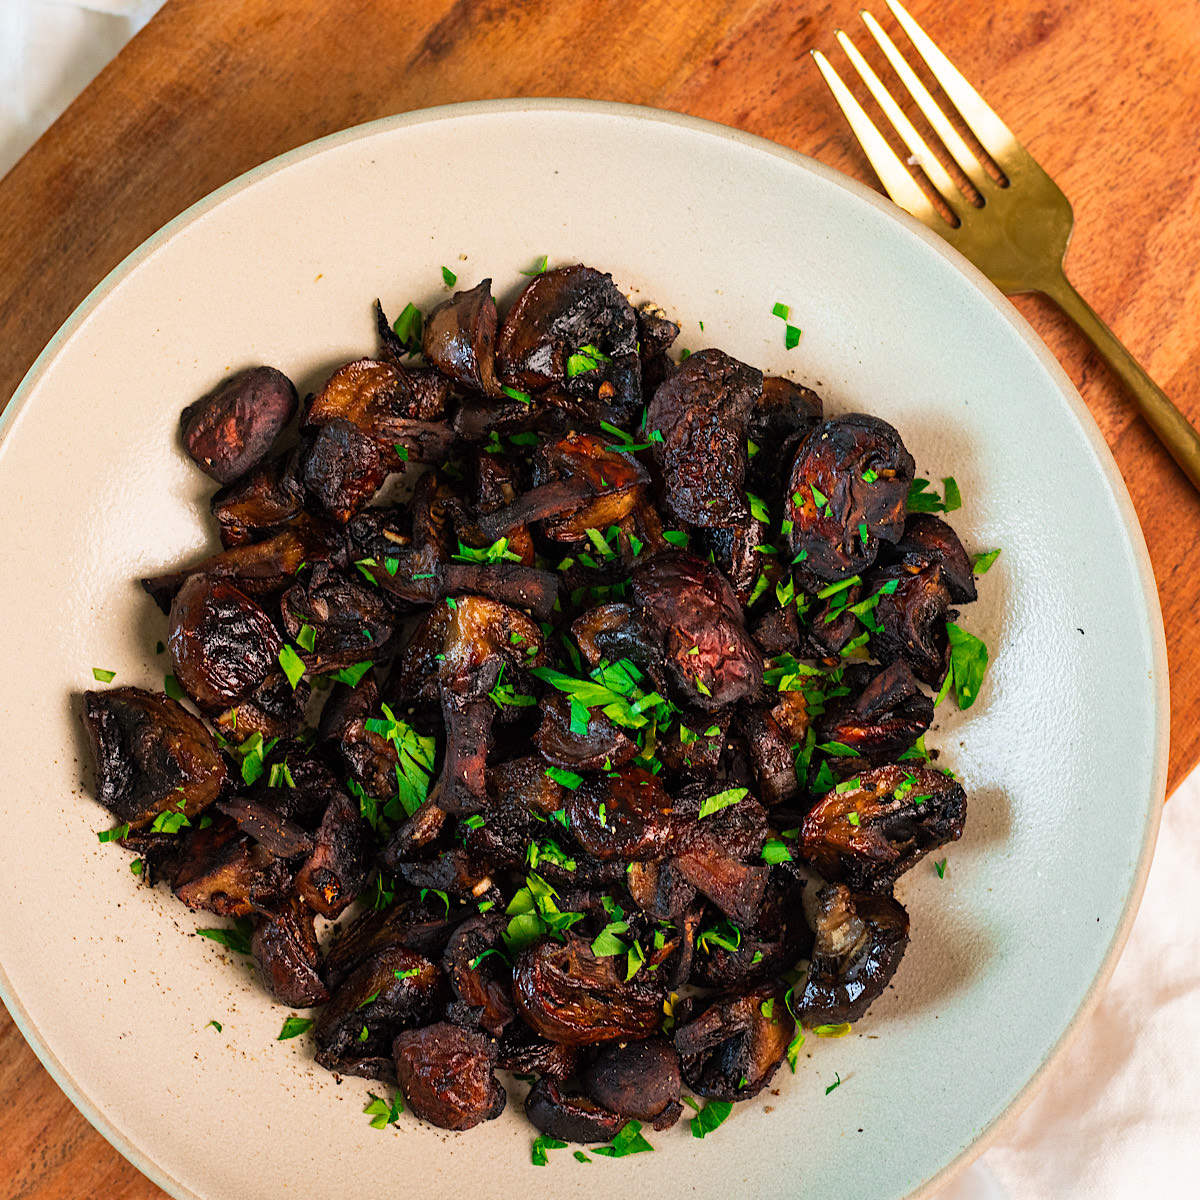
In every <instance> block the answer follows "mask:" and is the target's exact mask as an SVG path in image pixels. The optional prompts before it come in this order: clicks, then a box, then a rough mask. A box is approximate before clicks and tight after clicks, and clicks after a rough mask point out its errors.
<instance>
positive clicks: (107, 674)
mask: <svg viewBox="0 0 1200 1200" xmlns="http://www.w3.org/2000/svg"><path fill="white" fill-rule="evenodd" d="M116 674H117V673H116V671H105V670H103V669H102V668H100V667H93V668H92V678H93V679H98V680H99V681H100V682H101V683H112V681H113V680H114V679H115V678H116Z"/></svg>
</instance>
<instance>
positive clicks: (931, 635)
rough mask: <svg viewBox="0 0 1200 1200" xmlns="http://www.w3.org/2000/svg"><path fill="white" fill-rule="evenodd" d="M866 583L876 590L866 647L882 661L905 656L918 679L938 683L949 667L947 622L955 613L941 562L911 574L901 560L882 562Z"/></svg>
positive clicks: (932, 685) (932, 684)
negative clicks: (898, 562)
mask: <svg viewBox="0 0 1200 1200" xmlns="http://www.w3.org/2000/svg"><path fill="white" fill-rule="evenodd" d="M867 584H868V586H869V588H870V589H871V591H872V592H875V593H878V594H879V603H878V604H877V605H876V606H875V620H876V622H877V624H878V625H879V629H878V630H877V631H876V632H874V633H872V635H871V652H872V653H873V654H874V655H875V657H876V658H877V659H879V661H880V662H881V663H894V662H896V661H897V660H899V659H904V660H905V661H906V662H907V663H908V664H909V666H911V667H912V669H913V674H914V675H916V677H917V678H918V679H919V680H921V682H922V683H927V684H929V686H930V687H933V688H936V687H939V686H940V685H941V682H942V680H943V679H945V677H946V672H947V671H948V670H949V669H950V638H949V635H948V634H947V632H946V622H947V621H952V620H954V618H955V617H956V616H957V615H958V614H957V613H955V612H954V610H953V609H951V607H950V589H949V588H948V587H947V586H946V578H945V575H944V574H943V573H942V569H941V567H939V566H936V565H934V566H929V567H926V568H924V569H923V570H921V571H918V572H917V573H916V574H915V575H914V574H912V573H911V572H909V570H908V569H907V568H906V567H904V566H903V565H899V566H893V567H883V568H881V569H880V570H877V571H873V572H872V573H871V575H870V576H869V577H868V579H867ZM893 584H894V585H895V586H894V587H893V586H892V585H893Z"/></svg>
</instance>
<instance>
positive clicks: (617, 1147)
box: [592, 1121, 654, 1158]
mask: <svg viewBox="0 0 1200 1200" xmlns="http://www.w3.org/2000/svg"><path fill="white" fill-rule="evenodd" d="M653 1149H654V1147H653V1146H652V1145H650V1143H649V1142H648V1141H646V1139H645V1138H644V1137H643V1136H642V1123H641V1121H628V1122H627V1123H626V1124H625V1125H624V1126H623V1127H622V1129H621V1132H620V1133H618V1134H617V1136H616V1137H615V1138H613V1140H612V1145H611V1146H597V1147H596V1148H595V1149H594V1150H593V1151H592V1153H593V1154H599V1155H602V1156H603V1157H604V1158H624V1157H625V1156H626V1155H627V1154H643V1153H644V1152H645V1151H647V1150H653Z"/></svg>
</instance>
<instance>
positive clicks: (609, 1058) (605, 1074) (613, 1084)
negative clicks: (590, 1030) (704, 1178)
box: [582, 1037, 680, 1129]
mask: <svg viewBox="0 0 1200 1200" xmlns="http://www.w3.org/2000/svg"><path fill="white" fill-rule="evenodd" d="M582 1082H583V1086H584V1090H585V1091H586V1092H587V1094H588V1095H589V1096H590V1097H591V1098H592V1099H593V1100H595V1101H596V1103H597V1104H600V1105H602V1106H603V1107H604V1108H606V1109H608V1110H609V1111H610V1112H615V1113H620V1114H621V1116H622V1117H625V1118H626V1119H628V1118H630V1117H634V1118H636V1119H637V1120H639V1121H650V1122H652V1123H653V1125H654V1128H655V1129H666V1128H667V1127H668V1126H670V1125H673V1124H674V1123H675V1122H676V1121H677V1120H678V1119H679V1113H680V1105H679V1084H680V1079H679V1054H678V1052H677V1051H676V1049H675V1047H674V1046H673V1045H672V1044H671V1043H670V1042H669V1041H667V1040H666V1039H665V1038H659V1037H656V1038H648V1039H647V1040H646V1041H644V1042H629V1043H627V1044H626V1045H623V1046H621V1045H617V1046H603V1047H601V1049H600V1050H599V1052H598V1053H597V1054H596V1057H595V1058H594V1059H592V1061H591V1062H590V1063H589V1064H588V1067H587V1069H586V1070H585V1071H584V1072H583V1076H582Z"/></svg>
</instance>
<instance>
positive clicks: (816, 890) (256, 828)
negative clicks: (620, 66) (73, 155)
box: [83, 265, 975, 1143]
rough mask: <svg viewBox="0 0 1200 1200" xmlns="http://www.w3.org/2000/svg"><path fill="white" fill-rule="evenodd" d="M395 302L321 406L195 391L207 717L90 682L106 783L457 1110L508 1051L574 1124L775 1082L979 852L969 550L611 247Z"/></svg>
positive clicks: (879, 978) (193, 870)
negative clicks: (915, 915)
mask: <svg viewBox="0 0 1200 1200" xmlns="http://www.w3.org/2000/svg"><path fill="white" fill-rule="evenodd" d="M376 311H377V323H378V329H379V344H378V347H377V349H376V352H375V354H374V356H373V357H370V358H362V359H358V360H356V361H354V362H350V363H347V364H346V365H345V366H343V367H340V368H339V369H338V370H336V371H335V372H334V373H333V374H332V375H331V376H330V377H329V379H328V380H327V381H326V382H325V384H324V386H323V387H322V388H321V389H320V391H318V392H317V393H316V394H315V395H311V396H308V397H307V399H306V400H305V401H304V402H303V404H301V403H300V399H299V397H298V396H297V393H296V389H295V388H294V387H293V385H292V383H291V382H290V381H289V380H288V379H287V378H286V377H285V376H284V375H283V374H281V373H280V372H279V371H277V370H274V369H272V368H270V367H258V368H255V369H252V370H247V371H243V372H241V373H240V374H238V375H235V376H233V377H231V378H229V379H227V380H225V382H223V383H222V384H221V386H220V387H218V388H217V389H216V390H215V391H213V392H212V393H210V394H209V395H207V396H205V397H203V398H202V399H200V400H198V401H197V402H196V403H194V404H192V405H191V406H190V407H189V408H187V409H186V410H185V411H184V413H183V417H182V439H183V445H184V447H185V449H186V451H187V452H188V454H190V455H191V457H192V458H193V459H194V460H195V462H196V464H197V465H198V466H199V467H200V468H201V470H203V471H205V472H207V473H208V474H209V475H210V476H211V477H212V478H213V479H214V480H215V481H216V482H217V483H218V484H219V485H220V489H219V490H218V491H217V492H216V493H215V494H214V495H213V497H212V502H211V511H212V515H213V517H214V518H215V521H216V526H217V529H218V531H219V534H220V538H221V542H222V545H223V547H224V548H223V549H222V550H221V551H220V552H219V553H217V554H214V555H212V556H211V557H209V558H206V559H205V560H203V561H201V562H197V563H194V564H192V565H190V566H187V567H185V568H183V569H181V570H174V571H171V572H169V573H166V574H162V575H159V576H157V577H155V578H153V579H147V580H145V581H144V586H145V588H146V590H147V591H148V592H149V593H150V595H151V596H153V597H154V599H155V600H156V601H157V602H158V603H159V605H160V606H161V607H162V610H163V612H164V613H165V614H166V615H167V620H168V630H167V634H166V637H165V643H166V648H167V651H168V652H169V656H170V662H171V677H172V678H171V679H169V680H168V683H171V684H172V685H173V687H174V686H177V687H178V689H179V691H178V692H176V693H175V694H176V696H177V697H178V696H179V695H180V694H182V696H183V697H184V698H185V700H184V701H182V702H181V700H180V699H178V698H176V699H171V698H168V696H167V695H165V694H163V693H162V692H155V691H146V690H142V689H139V688H134V687H115V688H110V689H108V690H102V691H92V692H87V693H86V694H85V696H84V698H83V720H84V724H85V726H86V729H87V733H88V735H89V738H90V741H91V745H92V748H93V750H94V754H95V761H96V789H95V791H96V797H97V799H98V800H99V801H100V803H101V804H103V805H104V806H105V807H106V808H108V809H109V810H110V811H111V812H112V813H113V814H114V816H115V817H116V818H117V820H118V821H120V822H122V823H123V824H122V826H121V827H120V830H119V834H120V836H119V839H118V840H120V842H121V843H122V844H123V845H124V846H125V847H127V848H129V849H130V850H132V851H133V852H134V853H135V854H136V855H137V856H138V857H137V865H138V870H139V874H140V877H141V879H142V880H143V881H144V882H145V883H148V884H154V883H156V882H159V881H161V882H164V883H165V884H166V885H167V886H168V887H169V888H170V889H171V890H173V891H174V893H175V895H176V896H177V897H178V898H179V899H180V900H182V901H183V902H184V903H185V904H186V905H188V906H189V907H190V908H192V909H197V910H204V911H207V912H210V913H214V914H217V915H218V916H220V917H225V918H234V919H238V920H241V921H244V922H248V924H247V925H246V926H245V928H246V929H247V930H249V931H251V933H250V940H249V949H250V951H251V953H252V956H253V960H254V963H255V964H256V966H257V970H258V978H259V980H260V981H261V984H262V986H263V987H265V988H266V989H267V990H268V991H269V992H270V993H271V994H272V995H273V996H274V997H275V998H276V999H277V1000H278V1001H279V1002H280V1003H281V1004H282V1005H286V1006H288V1007H290V1008H294V1009H309V1008H313V1009H319V1014H317V1015H316V1017H315V1025H314V1026H313V1038H314V1053H315V1055H316V1060H317V1062H319V1063H320V1064H321V1065H322V1066H324V1067H326V1068H328V1069H329V1070H331V1071H335V1072H338V1073H339V1074H341V1075H358V1076H364V1077H367V1078H369V1079H375V1080H382V1081H386V1082H389V1083H393V1084H397V1085H398V1086H399V1088H400V1090H401V1091H402V1092H403V1095H404V1098H405V1100H406V1101H407V1104H408V1107H409V1108H410V1109H411V1111H412V1112H413V1113H414V1114H415V1115H416V1116H417V1117H419V1118H421V1119H422V1120H425V1121H428V1122H431V1123H432V1124H434V1125H437V1126H440V1127H442V1128H445V1129H453V1130H463V1129H468V1128H470V1127H472V1126H474V1125H476V1124H478V1123H479V1122H481V1121H487V1120H492V1119H494V1118H495V1117H497V1116H498V1115H499V1114H500V1112H501V1111H502V1110H503V1109H504V1107H505V1102H506V1088H505V1086H504V1084H503V1083H502V1082H501V1081H500V1079H499V1078H498V1077H497V1074H496V1072H497V1070H502V1071H508V1072H514V1073H518V1074H520V1075H521V1076H522V1077H524V1078H525V1079H526V1081H527V1082H530V1081H531V1086H530V1087H529V1088H528V1091H527V1094H526V1096H525V1111H526V1113H527V1114H528V1117H529V1120H530V1121H531V1122H532V1123H533V1125H534V1126H536V1127H537V1129H538V1130H539V1131H541V1133H542V1134H543V1135H545V1137H547V1138H553V1139H561V1140H562V1141H567V1142H580V1143H603V1142H610V1141H611V1140H612V1139H613V1138H615V1137H617V1136H618V1135H619V1134H621V1132H622V1131H623V1130H627V1129H629V1127H630V1122H638V1123H646V1124H649V1125H652V1126H653V1127H654V1128H655V1129H664V1128H666V1127H667V1126H669V1125H671V1124H673V1123H674V1122H676V1121H677V1120H678V1118H679V1116H680V1115H681V1113H682V1112H683V1107H682V1104H683V1102H684V1100H686V1099H688V1098H692V1097H703V1098H707V1099H708V1100H710V1101H722V1102H735V1101H742V1100H746V1099H749V1098H751V1097H753V1096H756V1095H758V1094H759V1093H760V1092H761V1091H762V1089H763V1088H765V1087H767V1086H768V1085H769V1084H770V1082H771V1080H772V1077H773V1076H774V1075H775V1073H776V1071H777V1070H778V1068H779V1067H780V1064H781V1063H783V1062H784V1061H785V1059H787V1058H789V1057H790V1058H791V1059H792V1065H793V1070H794V1069H795V1052H796V1049H797V1048H798V1046H799V1042H800V1040H801V1039H800V1037H799V1034H798V1029H799V1028H802V1027H804V1026H814V1025H825V1024H838V1023H842V1022H848V1021H854V1020H856V1019H858V1018H859V1017H861V1016H862V1014H863V1013H864V1012H866V1010H867V1009H868V1007H869V1006H870V1005H871V1004H872V1002H873V1001H874V1000H876V999H877V998H878V997H879V996H880V994H881V993H882V992H883V991H884V989H885V988H886V987H887V986H888V984H889V982H890V981H891V980H892V978H893V976H894V974H895V972H896V969H897V966H898V965H899V963H900V960H901V957H902V955H903V953H904V949H905V946H906V944H907V942H908V923H909V918H908V914H907V913H906V911H905V909H904V908H903V906H902V905H901V904H900V903H899V901H898V900H897V899H896V898H895V897H894V895H893V888H894V885H895V884H896V881H897V879H898V878H899V877H900V876H901V875H902V874H903V873H904V872H905V871H907V870H909V869H910V868H911V867H912V866H913V865H914V864H915V863H917V862H918V861H919V860H920V859H921V858H922V857H923V856H925V855H928V854H930V853H931V852H932V851H934V850H936V849H937V848H938V847H941V846H944V845H946V844H947V843H948V842H950V841H953V840H954V839H957V838H958V837H959V836H960V835H961V833H962V829H963V822H964V819H965V815H966V802H965V796H964V793H963V789H962V787H961V786H960V785H959V783H958V782H957V781H956V780H955V779H954V777H953V776H952V775H951V774H950V773H948V772H946V771H944V770H942V769H940V768H939V767H937V766H936V765H935V763H934V762H933V757H934V755H932V754H931V753H930V752H928V751H926V750H925V747H924V742H923V739H922V735H923V734H924V732H925V731H926V730H927V729H928V728H929V726H930V723H931V721H932V720H933V715H934V701H933V698H932V696H931V695H930V694H929V691H927V690H926V689H927V688H928V689H934V690H936V689H938V688H939V687H940V686H941V685H942V683H943V681H944V680H945V679H946V677H947V671H948V669H949V667H950V660H951V646H950V643H949V639H948V630H947V624H948V622H950V621H953V619H954V618H955V616H956V613H954V612H953V611H952V608H951V606H952V605H957V604H964V603H967V602H969V601H971V600H973V599H975V580H974V578H973V575H972V564H971V560H970V559H969V558H968V556H967V554H966V553H965V551H964V550H963V547H962V546H961V544H960V543H959V541H958V538H957V537H956V536H955V534H954V532H953V530H952V529H951V528H950V527H949V526H948V525H947V524H946V523H945V522H944V521H943V520H941V519H940V518H939V517H937V516H934V515H932V514H931V513H929V512H915V513H910V512H909V511H908V502H909V496H910V490H911V489H912V488H913V485H914V474H915V470H914V462H913V458H912V456H911V455H910V454H909V453H908V451H907V450H906V449H905V446H904V444H903V442H902V441H901V438H900V435H899V434H898V433H897V431H896V430H895V429H893V428H892V427H891V426H890V425H888V424H887V423H886V422H885V421H882V420H880V419H878V418H877V417H873V416H867V415H863V414H859V413H850V414H844V415H840V416H832V417H830V416H827V415H826V414H825V413H824V412H823V411H822V403H821V400H820V399H819V397H818V396H817V395H816V394H814V393H813V392H812V391H810V390H808V389H807V388H804V387H800V386H798V385H797V384H795V383H793V382H791V381H790V380H787V379H784V378H764V377H763V375H762V373H761V372H760V371H758V370H756V369H755V368H754V367H752V366H749V365H747V364H745V363H742V362H738V361H737V360H736V359H734V358H731V357H730V356H729V355H727V354H725V353H724V352H722V351H721V350H717V349H706V350H701V351H698V352H696V353H693V354H691V355H690V356H689V355H686V352H685V353H684V354H682V355H680V356H679V361H675V359H673V358H672V357H670V356H669V355H668V350H669V349H670V348H671V346H672V344H673V343H674V342H675V339H676V337H677V335H678V333H679V327H678V325H677V324H675V323H674V322H673V321H671V320H670V319H668V318H667V316H666V315H665V314H664V313H663V312H662V311H661V310H659V309H657V308H655V307H653V306H649V305H648V306H645V307H643V308H642V309H640V310H638V311H635V310H634V308H633V307H632V306H631V305H630V303H629V301H628V300H627V299H626V298H625V296H624V295H623V294H622V293H621V292H620V290H619V289H618V288H617V287H616V286H615V285H614V283H613V281H612V278H611V277H610V276H609V275H607V274H604V273H602V272H600V271H597V270H594V269H592V268H590V267H586V266H582V265H579V266H568V267H564V268H561V269H558V270H550V271H544V272H542V273H540V274H538V275H536V276H534V277H533V278H532V279H531V280H530V281H529V283H528V284H527V286H525V288H524V290H523V291H521V293H520V295H519V296H518V297H517V299H516V300H515V302H514V303H513V305H512V307H511V308H510V309H509V311H508V312H507V314H506V315H505V316H504V318H503V320H501V319H500V318H499V316H498V314H497V310H496V304H495V301H494V300H493V298H492V294H491V281H490V280H487V279H485V280H483V282H481V283H480V284H479V285H478V286H477V287H474V288H472V289H470V290H467V291H458V292H455V293H454V294H453V296H451V297H450V298H448V299H446V300H445V301H444V302H443V303H441V304H439V305H438V306H437V307H436V308H434V309H433V310H432V311H430V312H429V313H428V314H427V315H426V317H425V319H424V322H423V333H421V332H419V329H420V325H419V315H418V319H417V320H416V321H414V320H413V314H412V312H411V311H410V312H408V313H406V317H407V320H405V321H401V322H398V324H397V328H399V329H401V330H402V331H403V334H401V333H397V332H396V330H395V329H393V328H392V327H391V326H390V325H389V323H388V321H387V320H386V318H384V316H383V311H382V309H381V308H379V306H378V304H377V305H376ZM297 418H298V420H297ZM397 474H401V475H407V476H408V480H407V483H408V484H409V485H410V486H408V488H407V494H408V499H407V500H405V501H404V502H402V503H398V502H394V501H386V500H383V499H381V498H380V496H379V494H380V491H381V489H382V488H384V485H385V483H387V482H388V481H389V479H390V478H391V477H393V476H396V475H397ZM395 491H396V489H395V487H394V486H393V487H391V488H389V489H388V494H394V493H395ZM923 685H924V686H923ZM172 690H173V689H172ZM806 899H807V903H806ZM330 922H336V924H335V925H330V924H329V923H330ZM508 1086H509V1088H511V1087H512V1086H513V1084H512V1082H511V1080H510V1081H509V1083H508ZM692 1103H693V1106H695V1101H694V1100H693V1101H692ZM634 1128H635V1129H636V1128H640V1125H635V1126H634Z"/></svg>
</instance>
